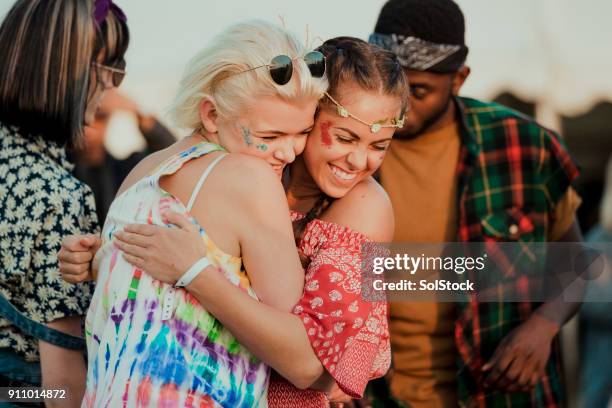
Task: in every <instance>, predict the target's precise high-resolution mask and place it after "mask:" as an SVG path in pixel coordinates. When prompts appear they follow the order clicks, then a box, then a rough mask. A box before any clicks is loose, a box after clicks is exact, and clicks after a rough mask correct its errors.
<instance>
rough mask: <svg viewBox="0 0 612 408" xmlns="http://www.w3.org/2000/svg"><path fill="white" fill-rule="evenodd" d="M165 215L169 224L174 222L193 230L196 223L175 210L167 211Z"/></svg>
mask: <svg viewBox="0 0 612 408" xmlns="http://www.w3.org/2000/svg"><path fill="white" fill-rule="evenodd" d="M163 217H164V219H165V221H166V223H168V224H174V225H176V226H177V227H179V228H180V229H184V230H191V229H193V228H194V225H193V223H192V222H191V221H189V218H187V217H185V216H184V215H183V214H179V213H177V212H174V211H166V212H165V213H164V214H163Z"/></svg>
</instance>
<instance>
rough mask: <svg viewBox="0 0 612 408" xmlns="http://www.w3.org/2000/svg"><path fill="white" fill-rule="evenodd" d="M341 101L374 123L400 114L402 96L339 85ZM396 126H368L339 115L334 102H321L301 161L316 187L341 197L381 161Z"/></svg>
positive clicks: (369, 174)
mask: <svg viewBox="0 0 612 408" xmlns="http://www.w3.org/2000/svg"><path fill="white" fill-rule="evenodd" d="M340 91H341V92H339V93H340V94H342V95H343V97H342V98H340V99H338V98H336V99H337V100H338V102H340V103H341V104H342V106H344V107H345V108H346V109H347V110H348V111H349V112H350V113H351V114H352V115H354V116H356V117H358V118H360V119H362V120H364V121H366V122H368V123H374V122H378V121H381V120H384V119H386V121H385V123H386V124H389V123H391V119H393V118H397V117H399V116H400V110H401V100H400V99H399V98H398V97H394V96H389V95H381V94H379V93H378V92H374V91H365V90H361V89H357V88H350V89H346V90H344V89H341V90H340ZM394 131H395V128H391V127H390V128H382V129H381V130H380V131H379V132H377V133H372V132H371V128H370V127H369V126H367V125H365V124H362V123H360V122H358V121H357V120H355V119H353V118H350V117H347V118H344V117H341V116H340V115H338V113H337V110H336V109H335V106H333V105H332V106H331V107H330V105H328V104H325V105H322V107H321V110H320V112H319V114H318V115H317V118H316V121H315V127H314V129H313V131H312V132H311V133H310V136H309V137H308V140H307V142H306V149H305V151H304V156H303V157H304V163H305V164H306V168H307V169H308V172H309V173H310V175H311V177H312V179H313V180H314V181H315V183H316V184H317V185H318V187H319V188H320V189H321V191H323V192H324V193H325V194H327V195H328V196H330V197H335V198H339V197H343V196H344V195H345V194H346V193H348V192H349V191H350V190H351V188H353V187H354V186H355V185H357V183H359V182H360V181H362V180H363V179H365V178H366V177H368V176H371V175H372V174H373V173H374V172H375V171H376V170H377V169H378V168H379V167H380V165H381V163H382V160H383V158H384V157H385V153H386V151H387V148H388V147H389V143H390V142H391V138H392V137H393V133H394Z"/></svg>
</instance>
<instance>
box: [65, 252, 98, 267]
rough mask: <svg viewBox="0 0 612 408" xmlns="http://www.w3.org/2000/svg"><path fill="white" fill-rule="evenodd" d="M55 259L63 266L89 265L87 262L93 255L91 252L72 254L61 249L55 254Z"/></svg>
mask: <svg viewBox="0 0 612 408" xmlns="http://www.w3.org/2000/svg"><path fill="white" fill-rule="evenodd" d="M57 258H58V259H59V261H60V262H61V263H63V264H85V265H89V262H91V260H92V259H93V254H92V253H91V252H74V251H68V250H64V249H61V250H60V251H59V253H58V254H57Z"/></svg>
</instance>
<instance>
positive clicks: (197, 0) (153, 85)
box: [0, 0, 612, 113]
mask: <svg viewBox="0 0 612 408" xmlns="http://www.w3.org/2000/svg"><path fill="white" fill-rule="evenodd" d="M116 2H117V3H118V4H119V5H120V6H121V7H122V8H123V9H124V10H125V12H126V14H127V16H128V20H129V25H130V29H131V33H132V43H131V45H130V50H129V52H128V70H129V74H128V77H127V79H126V82H125V84H124V85H123V86H122V87H123V89H124V91H125V92H127V93H128V94H130V95H131V96H133V97H134V98H136V99H137V101H138V102H139V103H140V104H141V105H142V106H143V107H144V108H145V109H147V110H150V111H154V112H157V113H162V112H163V111H164V109H165V108H166V107H167V106H168V104H169V103H170V100H171V98H172V96H173V94H174V92H175V89H176V85H177V83H178V81H179V79H180V76H181V73H182V71H183V69H184V66H185V64H186V63H187V61H188V60H189V59H190V57H191V56H192V55H194V54H195V53H196V52H197V51H198V50H199V49H200V48H201V47H202V46H203V45H205V44H206V43H207V41H208V40H209V39H210V38H211V37H212V36H213V35H214V34H216V33H218V32H219V31H221V30H222V29H224V28H225V27H227V26H228V25H229V24H231V23H234V22H238V21H240V20H244V19H249V18H263V19H267V20H271V21H279V19H278V17H279V16H282V17H283V18H284V20H285V22H286V25H287V26H288V27H289V28H291V29H292V30H294V31H295V32H296V33H298V35H301V36H302V38H303V39H304V40H305V39H306V34H305V33H306V26H307V25H308V27H309V31H310V38H314V37H315V36H319V37H321V38H324V39H325V38H330V37H334V36H338V35H352V36H356V37H360V38H364V39H366V38H367V36H368V35H369V33H370V32H371V31H372V29H373V27H374V24H375V21H376V18H377V15H378V12H379V10H380V7H381V6H382V4H384V0H358V1H356V0H308V1H304V0H301V1H298V0H206V1H205V0H175V1H168V0H117V1H116ZM458 3H459V5H460V6H461V7H462V9H463V11H464V14H465V16H466V20H467V33H466V34H467V42H468V45H469V46H470V55H469V57H468V64H469V65H470V66H471V67H472V76H471V78H470V79H469V80H468V82H467V84H466V86H465V93H466V94H470V95H474V96H477V97H483V98H489V97H492V96H494V95H495V94H497V93H498V92H499V91H501V90H503V89H504V88H510V89H513V90H514V91H515V92H517V93H518V94H520V95H522V96H524V97H528V98H537V99H540V100H543V101H547V103H550V104H553V105H554V106H555V108H556V109H557V110H563V111H565V112H576V111H580V110H584V109H586V108H588V105H590V104H592V103H593V102H594V100H596V99H602V98H603V99H610V100H612V81H610V80H609V79H608V75H609V72H612V53H611V52H610V44H612V28H610V27H609V26H610V25H609V24H608V22H607V19H608V18H609V16H610V15H612V2H610V1H608V0H584V1H580V2H577V1H575V0H513V1H502V0H458ZM11 4H13V1H12V0H0V17H1V16H4V14H5V13H6V11H8V9H9V7H10V5H11Z"/></svg>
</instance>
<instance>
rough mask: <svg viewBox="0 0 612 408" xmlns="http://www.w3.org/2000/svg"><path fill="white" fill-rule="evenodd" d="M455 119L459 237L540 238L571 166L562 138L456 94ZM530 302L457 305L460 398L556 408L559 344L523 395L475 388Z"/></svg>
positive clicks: (572, 172) (560, 401)
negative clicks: (459, 129) (539, 378)
mask: <svg viewBox="0 0 612 408" xmlns="http://www.w3.org/2000/svg"><path fill="white" fill-rule="evenodd" d="M456 102H457V106H458V108H459V112H460V118H461V121H462V125H463V126H462V132H461V137H462V148H461V152H460V158H459V167H458V182H459V188H458V194H459V228H458V240H459V241H462V242H493V243H494V242H508V241H513V242H524V243H528V242H544V241H546V237H547V233H548V229H549V222H550V218H551V214H552V212H553V209H554V208H555V206H556V204H557V202H558V201H559V200H560V199H561V198H562V197H563V196H564V194H565V193H566V192H567V189H568V187H569V186H570V184H571V183H572V181H573V180H574V179H575V178H576V177H577V176H578V170H577V168H576V166H575V165H574V164H573V162H572V160H571V158H570V156H569V154H568V153H567V151H566V149H565V147H564V145H563V142H562V140H561V139H560V137H559V136H558V135H557V134H555V133H554V132H552V131H550V130H548V129H545V128H543V127H542V126H540V125H538V124H537V123H535V122H534V120H533V119H532V118H529V117H527V116H524V115H522V114H520V113H518V112H515V111H512V110H510V109H509V108H506V107H504V106H502V105H498V104H495V103H485V102H481V101H477V100H474V99H468V98H457V100H456ZM537 306H538V305H537V304H533V303H529V302H522V303H511V302H495V303H480V302H478V301H477V300H476V299H475V298H471V299H468V300H466V301H465V302H463V303H460V305H459V317H458V319H457V321H456V325H455V340H456V345H457V349H458V351H459V356H460V357H459V360H460V362H459V371H458V384H459V398H460V401H461V403H462V404H464V405H467V406H478V407H495V408H497V407H519V406H520V407H559V406H563V405H564V393H563V382H562V374H561V369H560V359H559V353H558V345H557V344H556V343H557V342H555V344H554V345H553V352H552V354H551V358H550V361H549V363H548V366H547V370H546V376H545V377H544V378H543V379H542V381H540V383H538V385H537V386H536V388H535V389H534V390H533V391H532V392H530V393H513V394H503V393H495V392H493V393H491V392H488V393H487V392H486V391H485V390H484V389H483V387H482V382H483V376H482V374H481V367H482V366H483V365H484V364H485V363H486V362H487V360H488V359H489V358H490V357H491V356H492V354H493V353H494V351H495V349H496V347H497V346H498V344H499V343H500V341H501V340H502V339H503V338H504V337H505V336H506V335H507V334H508V333H509V332H510V331H511V330H512V329H514V328H515V327H517V326H518V325H520V324H521V323H522V322H524V321H525V320H526V319H527V318H528V317H529V316H530V315H531V313H532V311H533V310H534V309H535V308H536V307H537Z"/></svg>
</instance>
